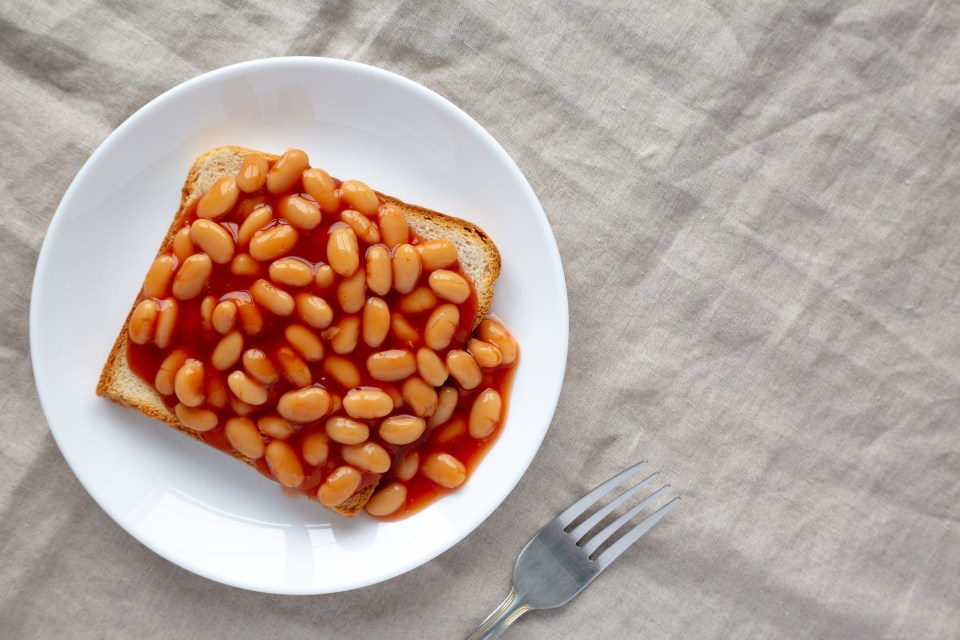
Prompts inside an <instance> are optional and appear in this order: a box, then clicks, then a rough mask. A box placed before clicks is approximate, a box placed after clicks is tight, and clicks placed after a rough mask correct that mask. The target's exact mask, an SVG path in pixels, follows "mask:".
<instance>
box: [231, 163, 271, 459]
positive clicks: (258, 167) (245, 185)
mask: <svg viewBox="0 0 960 640" xmlns="http://www.w3.org/2000/svg"><path fill="white" fill-rule="evenodd" d="M269 168H270V167H269V166H268V165H267V159H266V158H264V157H263V156H262V155H260V154H259V153H248V154H247V155H246V156H245V157H244V158H243V162H241V163H240V170H239V171H238V172H237V188H239V189H240V191H243V192H244V193H253V192H254V191H260V189H262V188H263V184H264V183H265V182H266V181H267V171H268V170H269ZM248 457H251V458H252V457H253V456H248Z"/></svg>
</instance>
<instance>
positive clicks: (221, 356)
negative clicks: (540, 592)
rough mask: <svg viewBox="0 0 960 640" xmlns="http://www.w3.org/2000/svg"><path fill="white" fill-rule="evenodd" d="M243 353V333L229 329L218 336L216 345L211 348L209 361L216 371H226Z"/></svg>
mask: <svg viewBox="0 0 960 640" xmlns="http://www.w3.org/2000/svg"><path fill="white" fill-rule="evenodd" d="M242 353H243V334H242V333H240V332H239V331H236V330H234V331H231V332H230V333H228V334H227V335H225V336H223V337H222V338H220V341H219V342H218V343H217V346H216V347H214V348H213V353H212V354H211V355H210V363H211V364H212V365H213V368H214V369H216V370H217V371H226V370H227V369H229V368H230V367H232V366H233V365H235V364H237V361H238V360H240V355H241V354H242Z"/></svg>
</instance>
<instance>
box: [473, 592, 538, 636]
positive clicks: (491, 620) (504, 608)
mask: <svg viewBox="0 0 960 640" xmlns="http://www.w3.org/2000/svg"><path fill="white" fill-rule="evenodd" d="M530 609H533V607H531V606H530V605H528V604H524V603H522V602H520V599H519V598H518V597H517V589H516V587H511V588H510V595H508V596H507V598H506V599H505V600H504V601H503V602H502V603H500V606H499V607H497V608H496V609H494V610H493V613H491V614H490V615H489V616H487V619H486V620H484V621H483V622H481V623H480V626H479V627H477V630H476V631H474V632H473V634H471V635H470V637H468V638H467V640H494V638H499V637H500V636H502V635H503V632H504V631H506V630H507V627H509V626H510V625H511V624H513V623H514V621H516V619H517V618H519V617H520V616H522V615H523V614H525V613H526V612H527V611H530Z"/></svg>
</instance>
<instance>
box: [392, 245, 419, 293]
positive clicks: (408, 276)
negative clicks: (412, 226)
mask: <svg viewBox="0 0 960 640" xmlns="http://www.w3.org/2000/svg"><path fill="white" fill-rule="evenodd" d="M420 268H421V267H420V254H419V253H417V250H416V249H414V248H413V246H412V245H409V244H401V245H400V246H398V247H397V248H396V249H394V250H393V288H394V289H396V290H397V291H398V292H400V293H410V292H411V291H413V288H414V287H416V286H417V280H419V279H420Z"/></svg>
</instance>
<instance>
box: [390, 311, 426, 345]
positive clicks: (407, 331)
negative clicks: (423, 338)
mask: <svg viewBox="0 0 960 640" xmlns="http://www.w3.org/2000/svg"><path fill="white" fill-rule="evenodd" d="M390 327H391V328H392V329H393V335H395V336H397V339H398V340H400V341H402V342H409V343H411V344H412V343H414V342H416V341H417V340H419V339H420V334H419V333H417V330H416V329H414V328H413V325H411V324H410V323H409V322H407V320H406V318H404V317H403V316H402V315H400V314H399V313H394V314H392V315H391V316H390Z"/></svg>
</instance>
